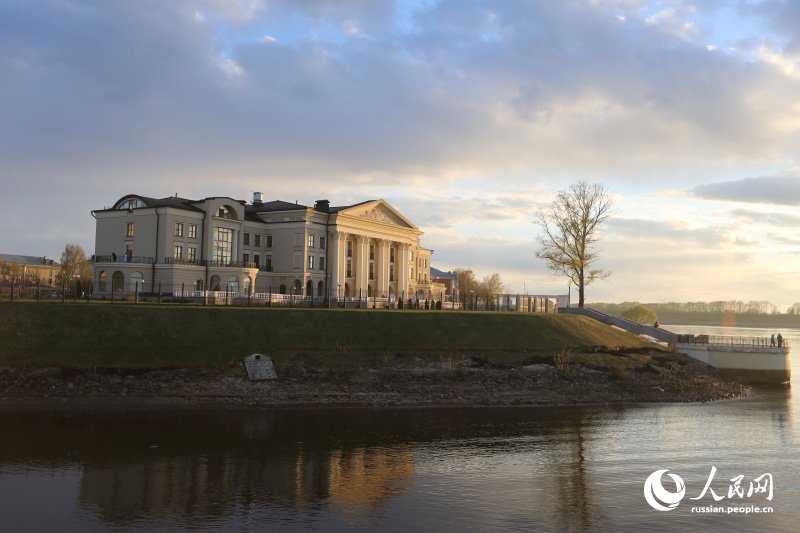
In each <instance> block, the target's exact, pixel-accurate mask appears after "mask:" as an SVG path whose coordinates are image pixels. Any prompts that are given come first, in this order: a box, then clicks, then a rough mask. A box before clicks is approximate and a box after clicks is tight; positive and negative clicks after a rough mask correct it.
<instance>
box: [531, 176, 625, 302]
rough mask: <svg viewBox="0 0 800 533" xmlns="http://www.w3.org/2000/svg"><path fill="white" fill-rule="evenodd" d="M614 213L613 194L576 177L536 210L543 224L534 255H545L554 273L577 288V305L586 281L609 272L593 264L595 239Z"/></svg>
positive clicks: (598, 238) (583, 294)
mask: <svg viewBox="0 0 800 533" xmlns="http://www.w3.org/2000/svg"><path fill="white" fill-rule="evenodd" d="M613 214H614V198H613V196H612V195H611V193H610V192H609V191H608V190H607V189H606V188H605V187H604V186H603V185H601V184H599V183H589V182H588V181H586V180H580V181H576V182H575V183H573V184H572V185H570V186H569V188H568V189H565V190H561V191H559V192H558V196H557V197H556V199H555V201H553V204H552V205H551V206H550V208H549V209H541V210H539V211H538V212H537V213H536V222H535V223H536V224H538V225H539V226H540V227H541V228H542V233H541V234H540V235H539V236H538V237H537V239H536V240H537V241H538V242H539V244H540V245H541V248H540V249H539V250H538V251H537V252H536V257H538V258H539V259H544V261H545V263H546V265H547V268H548V269H549V270H551V271H552V272H553V274H554V275H556V276H566V277H567V278H568V279H569V280H570V281H572V283H574V284H575V286H576V287H577V288H578V306H579V307H583V304H584V301H585V289H586V285H589V284H590V283H592V282H593V281H595V280H598V279H605V278H607V277H608V276H610V275H611V272H609V271H605V270H600V269H598V268H592V264H593V263H594V262H595V261H596V260H597V257H598V253H599V251H598V249H597V246H596V245H597V242H598V241H599V240H600V238H601V237H602V232H601V226H602V224H603V222H604V221H605V220H606V219H607V218H608V217H610V216H611V215H613Z"/></svg>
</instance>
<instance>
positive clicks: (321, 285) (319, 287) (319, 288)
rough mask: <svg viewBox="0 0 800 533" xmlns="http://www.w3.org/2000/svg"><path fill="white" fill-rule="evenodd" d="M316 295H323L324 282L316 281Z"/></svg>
mask: <svg viewBox="0 0 800 533" xmlns="http://www.w3.org/2000/svg"><path fill="white" fill-rule="evenodd" d="M317 296H325V282H322V281H320V282H319V283H317Z"/></svg>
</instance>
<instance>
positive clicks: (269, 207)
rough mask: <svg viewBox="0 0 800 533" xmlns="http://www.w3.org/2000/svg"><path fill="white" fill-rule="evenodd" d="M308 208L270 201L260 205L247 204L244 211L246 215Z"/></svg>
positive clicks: (280, 201)
mask: <svg viewBox="0 0 800 533" xmlns="http://www.w3.org/2000/svg"><path fill="white" fill-rule="evenodd" d="M306 209H308V206H305V205H300V204H298V203H292V202H284V201H283V200H272V201H271V202H263V203H260V204H248V205H247V206H246V207H245V211H247V212H248V213H261V212H263V211H298V210H302V211H305V210H306Z"/></svg>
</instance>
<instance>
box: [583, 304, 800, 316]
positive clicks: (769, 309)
mask: <svg viewBox="0 0 800 533" xmlns="http://www.w3.org/2000/svg"><path fill="white" fill-rule="evenodd" d="M637 306H643V307H646V308H648V309H652V310H653V311H655V312H656V313H657V314H660V313H717V314H719V313H734V314H737V315H777V314H780V311H779V309H778V306H777V305H775V304H773V303H772V302H769V301H767V300H750V301H747V302H746V301H743V300H727V301H722V300H718V301H714V302H662V303H640V302H622V303H605V302H598V303H591V304H588V307H591V308H592V309H596V310H598V311H602V312H603V313H607V314H609V315H621V314H622V313H623V312H625V311H627V310H628V309H631V308H633V307H637ZM786 313H787V314H790V315H797V314H800V302H798V303H795V304H794V305H792V306H790V307H789V308H788V309H787V310H786Z"/></svg>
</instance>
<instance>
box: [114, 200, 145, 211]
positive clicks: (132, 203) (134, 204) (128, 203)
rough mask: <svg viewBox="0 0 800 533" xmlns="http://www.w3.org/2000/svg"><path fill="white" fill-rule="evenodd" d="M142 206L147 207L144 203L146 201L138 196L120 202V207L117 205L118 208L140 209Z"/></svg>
mask: <svg viewBox="0 0 800 533" xmlns="http://www.w3.org/2000/svg"><path fill="white" fill-rule="evenodd" d="M140 207H146V206H145V205H144V202H142V201H141V200H139V199H138V198H131V199H129V200H125V201H124V202H122V203H121V204H119V207H117V209H138V208H140Z"/></svg>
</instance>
